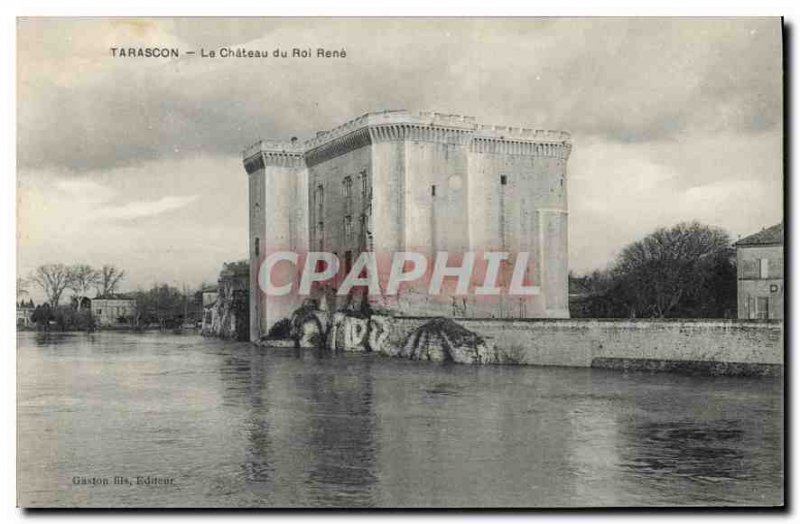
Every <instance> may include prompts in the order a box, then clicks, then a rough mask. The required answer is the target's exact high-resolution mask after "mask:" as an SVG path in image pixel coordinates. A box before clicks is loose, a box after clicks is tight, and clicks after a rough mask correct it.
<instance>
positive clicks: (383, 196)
mask: <svg viewBox="0 0 800 524" xmlns="http://www.w3.org/2000/svg"><path fill="white" fill-rule="evenodd" d="M571 147H572V145H571V141H570V137H569V134H567V133H565V132H561V131H541V130H533V129H525V128H512V127H500V126H489V125H483V124H479V123H477V122H476V121H475V118H473V117H468V116H460V115H447V114H440V113H411V112H408V111H384V112H377V113H368V114H365V115H363V116H361V117H358V118H356V119H354V120H351V121H349V122H347V123H345V124H343V125H341V126H339V127H336V128H334V129H332V130H330V131H326V132H318V133H317V136H316V137H314V138H311V139H309V140H306V141H298V140H297V139H292V140H291V141H266V140H265V141H260V142H258V143H256V144H254V145H253V146H251V147H249V148H247V149H246V150H245V151H244V153H243V157H244V167H245V170H246V171H247V174H248V179H249V210H250V213H249V229H250V239H249V240H250V243H249V246H250V262H251V269H250V275H251V285H250V337H251V339H253V340H256V339H258V338H259V337H261V336H264V335H266V334H267V333H268V331H269V329H270V328H271V327H272V326H273V325H274V324H275V323H276V322H278V321H279V320H281V319H284V318H288V317H290V316H291V314H292V311H294V310H295V309H296V308H297V307H299V306H300V305H301V304H302V302H303V297H299V296H293V297H271V296H270V297H267V296H265V294H264V293H263V292H262V291H261V289H260V288H259V286H258V284H257V278H258V272H259V265H260V263H261V261H263V260H264V257H265V256H266V254H267V253H268V252H274V251H294V252H298V253H305V252H309V251H328V252H333V253H336V254H337V256H338V257H340V258H341V259H343V260H344V266H345V267H344V268H343V269H344V270H345V271H346V270H349V267H350V265H351V264H352V263H353V261H354V260H355V258H356V257H357V256H358V255H359V254H360V253H362V252H365V251H369V252H375V253H377V254H391V253H393V252H400V251H415V252H420V253H426V254H427V255H429V256H432V255H434V254H435V253H437V252H442V251H445V252H449V253H451V254H453V253H455V254H458V253H464V252H466V251H475V252H484V251H489V250H495V251H502V252H508V253H512V254H513V253H519V252H523V251H525V252H528V253H529V255H530V258H529V261H528V268H527V269H528V270H527V271H526V277H527V278H528V279H529V280H530V281H531V282H534V283H535V284H536V285H538V286H539V287H540V289H541V292H540V293H539V294H537V295H534V296H526V297H510V296H501V297H496V298H494V300H491V299H478V297H454V296H450V297H443V298H437V299H433V298H431V297H428V296H425V294H424V293H423V292H418V290H415V289H409V290H407V291H406V292H405V293H403V294H402V295H401V296H400V297H398V299H397V300H396V301H392V302H387V303H383V304H382V306H383V307H387V308H389V309H393V310H396V311H397V312H398V313H400V314H407V315H438V316H441V315H444V316H465V317H490V316H495V317H496V316H501V317H516V318H565V317H568V316H569V312H568V306H567V220H568V211H567V180H566V174H567V169H566V168H567V159H568V158H569V155H570V151H571ZM501 278H502V276H501ZM334 307H335V306H334Z"/></svg>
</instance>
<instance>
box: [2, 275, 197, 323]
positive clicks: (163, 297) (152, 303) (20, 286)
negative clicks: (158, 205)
mask: <svg viewBox="0 0 800 524" xmlns="http://www.w3.org/2000/svg"><path fill="white" fill-rule="evenodd" d="M124 277H125V271H124V270H122V269H120V268H118V267H116V266H113V265H108V264H107V265H104V266H102V267H100V268H94V267H92V266H90V265H87V264H73V265H66V264H61V263H58V264H43V265H41V266H38V267H37V268H36V269H35V270H33V271H32V272H31V273H30V275H29V276H28V277H27V278H17V297H18V299H21V297H24V296H27V295H30V290H29V287H30V286H31V285H34V286H37V287H39V288H40V289H41V290H42V292H43V293H44V295H45V297H46V302H45V303H43V304H40V305H39V306H36V307H35V309H34V312H33V314H32V317H31V320H32V321H33V322H34V323H36V324H37V325H38V326H40V327H45V326H48V327H49V326H50V325H51V324H55V326H56V329H59V330H65V331H68V330H93V329H94V328H95V327H96V319H95V318H94V317H93V315H92V313H91V308H90V307H84V305H85V303H86V302H87V301H88V300H87V299H97V298H98V297H109V298H112V297H115V296H117V295H118V293H119V287H120V284H121V282H122V280H123V279H124ZM203 287H204V286H201V288H200V290H189V289H188V288H184V289H182V290H181V289H178V288H176V287H173V286H169V285H167V284H157V285H154V286H153V287H152V288H150V289H148V290H137V291H133V292H129V293H125V295H124V296H125V298H129V299H132V300H134V301H135V303H136V308H135V309H136V313H135V315H134V317H133V318H132V319H130V320H131V323H130V324H131V327H134V328H148V327H160V328H162V329H164V328H172V327H177V326H180V325H181V324H183V323H184V322H196V321H197V320H199V319H200V318H202V291H201V290H202V289H203ZM68 291H71V292H72V295H71V297H70V298H71V300H70V301H69V303H68V304H67V305H63V304H62V302H63V298H64V294H65V293H67V292H68ZM92 291H94V296H91V295H92ZM27 305H28V307H31V306H33V303H32V301H31V302H29V303H28V304H27Z"/></svg>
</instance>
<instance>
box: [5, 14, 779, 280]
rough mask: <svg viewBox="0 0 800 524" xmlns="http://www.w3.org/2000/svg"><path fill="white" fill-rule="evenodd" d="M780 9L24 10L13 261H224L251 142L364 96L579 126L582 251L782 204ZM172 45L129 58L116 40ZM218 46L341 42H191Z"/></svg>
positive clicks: (577, 236) (205, 266)
mask: <svg viewBox="0 0 800 524" xmlns="http://www.w3.org/2000/svg"><path fill="white" fill-rule="evenodd" d="M780 29H781V28H780V21H779V20H777V19H760V20H753V19H718V20H711V19H704V20H677V19H647V20H641V19H639V20H637V19H628V20H614V19H594V20H587V19H584V20H575V19H572V20H570V19H547V20H531V19H516V20H502V19H492V20H488V21H487V20H483V21H480V20H474V19H460V20H446V21H443V20H422V19H415V20H399V19H395V20H374V19H373V20H342V19H339V20H314V19H304V20H276V19H244V20H232V19H225V20H219V19H184V20H171V19H150V20H121V19H119V20H113V21H108V20H70V21H59V20H30V19H28V20H22V21H20V22H19V24H18V75H17V80H18V90H17V93H18V111H17V114H18V151H17V154H18V155H17V160H18V246H19V252H18V253H19V271H20V273H21V274H26V273H27V272H29V271H30V270H31V269H32V268H33V267H35V266H37V265H39V264H42V263H49V262H65V263H76V262H85V263H88V264H93V265H98V266H99V265H102V264H104V263H112V264H116V265H118V266H120V267H123V268H125V269H126V270H127V278H126V281H125V283H124V286H123V287H125V288H126V289H136V288H139V287H147V286H150V285H152V284H154V283H157V282H167V283H170V284H173V285H182V284H187V285H190V286H194V285H197V284H199V283H200V282H203V281H206V282H211V281H214V280H215V279H216V275H217V273H218V271H219V269H220V266H221V264H222V263H223V262H225V261H231V260H237V259H241V258H244V257H245V256H246V252H247V209H246V201H247V186H246V182H247V180H246V175H245V173H244V170H243V168H242V165H241V151H242V149H244V147H245V146H247V145H249V144H251V143H253V142H255V141H256V140H257V139H259V138H283V139H285V138H289V137H291V136H298V137H301V138H302V137H307V136H310V135H313V133H314V132H315V131H317V130H323V129H328V128H331V127H334V126H336V125H339V124H341V123H343V122H345V121H347V120H349V119H352V118H354V117H356V116H359V115H361V114H363V113H366V112H368V111H378V110H382V109H409V110H412V111H415V110H432V111H439V112H445V113H459V114H468V115H473V116H475V117H477V118H478V119H479V120H480V121H483V122H485V123H490V124H499V125H512V126H523V127H535V128H545V129H563V130H566V131H569V132H571V133H572V136H573V142H574V149H573V155H572V157H571V158H570V161H569V164H568V172H569V192H570V194H569V206H570V267H571V269H573V270H575V271H577V272H584V271H587V270H591V269H594V268H600V267H604V266H606V265H607V264H608V263H609V261H611V260H612V259H613V257H614V256H615V255H616V253H618V252H619V250H620V249H621V248H622V247H623V246H625V245H626V244H627V243H629V242H631V241H634V240H636V239H638V238H640V237H641V236H643V235H645V234H646V233H648V232H649V231H651V230H653V229H654V228H656V227H658V226H663V225H671V224H673V223H676V222H679V221H682V220H695V219H696V220H699V221H701V222H705V223H708V224H713V225H717V226H721V227H723V228H725V229H726V230H727V231H728V232H729V233H730V234H731V235H732V237H733V238H736V237H737V236H739V235H747V234H750V233H752V232H755V231H757V230H759V229H761V228H762V227H765V226H769V225H772V224H774V223H776V222H778V221H779V220H781V218H782V206H781V199H782V125H783V123H782V77H781V75H782V73H781V60H782V58H781V33H780ZM134 46H136V47H138V46H158V47H177V48H179V49H180V50H181V57H180V58H177V59H174V58H173V59H160V58H159V59H143V58H139V59H135V58H134V59H120V58H113V57H112V56H111V52H110V48H111V47H134ZM220 46H231V47H247V48H250V49H267V50H270V51H271V50H274V49H275V48H276V47H280V48H281V49H291V48H293V47H299V48H309V47H310V48H317V47H325V48H328V49H342V48H344V49H346V52H347V57H346V59H341V60H335V59H315V58H312V59H305V60H303V59H295V60H273V59H267V60H257V59H236V58H227V59H223V58H217V59H203V58H200V57H199V56H197V55H195V56H185V55H183V52H184V51H187V50H195V51H197V52H198V53H199V52H200V49H201V48H204V49H206V50H211V49H218V48H219V47H220Z"/></svg>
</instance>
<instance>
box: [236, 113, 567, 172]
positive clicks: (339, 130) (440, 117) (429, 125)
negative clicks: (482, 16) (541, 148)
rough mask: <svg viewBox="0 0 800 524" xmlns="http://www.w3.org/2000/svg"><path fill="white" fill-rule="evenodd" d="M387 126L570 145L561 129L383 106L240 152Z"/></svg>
mask: <svg viewBox="0 0 800 524" xmlns="http://www.w3.org/2000/svg"><path fill="white" fill-rule="evenodd" d="M391 126H413V127H415V128H424V129H436V130H445V131H453V132H456V133H459V134H461V135H467V136H468V137H469V138H477V139H484V140H492V141H505V142H526V143H540V144H562V145H566V146H568V147H569V146H570V145H571V144H570V139H571V137H570V134H569V133H567V132H565V131H552V130H543V129H532V128H523V127H511V126H498V125H486V124H480V123H478V122H477V121H476V119H475V117H473V116H466V115H455V114H445V113H436V112H427V111H423V112H415V113H414V112H410V111H406V110H386V111H380V112H373V113H366V114H364V115H361V116H360V117H358V118H354V119H352V120H350V121H348V122H345V123H344V124H342V125H340V126H337V127H335V128H333V129H331V130H329V131H321V132H318V133H317V135H316V136H315V137H313V138H310V139H308V140H293V141H287V140H259V141H258V142H256V143H255V144H253V145H251V146H250V147H248V148H247V149H245V150H244V151H243V153H242V156H243V158H244V159H245V160H247V159H249V158H251V157H253V156H255V155H258V154H259V153H262V152H270V153H277V154H281V155H287V156H292V157H294V156H297V157H299V156H303V155H305V154H306V153H308V152H309V151H312V150H314V149H317V148H320V147H323V146H325V145H326V144H329V143H331V142H333V141H336V140H338V139H340V138H343V137H346V136H348V135H351V134H353V133H357V132H359V131H362V130H365V129H369V128H383V127H388V128H391Z"/></svg>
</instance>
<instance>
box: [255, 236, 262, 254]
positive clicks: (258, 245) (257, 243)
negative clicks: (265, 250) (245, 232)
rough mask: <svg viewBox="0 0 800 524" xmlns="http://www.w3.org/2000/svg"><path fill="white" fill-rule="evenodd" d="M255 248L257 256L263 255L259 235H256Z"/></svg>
mask: <svg viewBox="0 0 800 524" xmlns="http://www.w3.org/2000/svg"><path fill="white" fill-rule="evenodd" d="M255 250H256V256H260V255H261V239H260V238H258V237H256V242H255Z"/></svg>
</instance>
